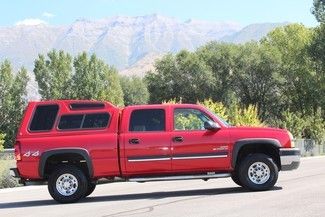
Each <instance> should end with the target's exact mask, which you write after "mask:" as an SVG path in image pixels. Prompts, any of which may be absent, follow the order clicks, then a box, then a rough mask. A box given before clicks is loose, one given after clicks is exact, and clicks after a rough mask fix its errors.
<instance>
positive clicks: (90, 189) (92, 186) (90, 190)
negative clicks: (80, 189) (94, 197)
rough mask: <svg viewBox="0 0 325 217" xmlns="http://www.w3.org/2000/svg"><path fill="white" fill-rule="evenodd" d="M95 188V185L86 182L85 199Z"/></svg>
mask: <svg viewBox="0 0 325 217" xmlns="http://www.w3.org/2000/svg"><path fill="white" fill-rule="evenodd" d="M95 188H96V183H92V182H88V188H87V191H86V194H85V197H87V196H89V195H90V194H91V193H93V192H94V190H95Z"/></svg>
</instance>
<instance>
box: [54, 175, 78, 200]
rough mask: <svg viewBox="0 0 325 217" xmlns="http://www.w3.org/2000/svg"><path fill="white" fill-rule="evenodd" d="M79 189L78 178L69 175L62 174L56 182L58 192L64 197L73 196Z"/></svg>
mask: <svg viewBox="0 0 325 217" xmlns="http://www.w3.org/2000/svg"><path fill="white" fill-rule="evenodd" d="M77 189H78V180H77V178H76V177H75V176H74V175H72V174H69V173H65V174H62V175H61V176H59V178H58V179H57V180H56V190H57V191H58V192H59V193H60V194H61V195H63V196H71V195H73V194H74V193H75V192H76V191H77Z"/></svg>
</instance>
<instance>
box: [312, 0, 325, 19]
mask: <svg viewBox="0 0 325 217" xmlns="http://www.w3.org/2000/svg"><path fill="white" fill-rule="evenodd" d="M311 13H312V14H313V15H314V16H315V18H316V20H317V21H318V22H320V23H325V1H324V0H314V3H313V7H312V8H311Z"/></svg>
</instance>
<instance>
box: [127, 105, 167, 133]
mask: <svg viewBox="0 0 325 217" xmlns="http://www.w3.org/2000/svg"><path fill="white" fill-rule="evenodd" d="M139 110H163V111H164V116H165V127H164V130H155V131H131V130H130V125H131V116H132V113H133V112H134V111H139ZM167 114H168V113H167V109H166V108H163V107H162V108H143V109H133V110H132V111H131V112H130V117H129V121H128V126H127V132H128V133H157V132H168V131H167Z"/></svg>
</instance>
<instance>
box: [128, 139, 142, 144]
mask: <svg viewBox="0 0 325 217" xmlns="http://www.w3.org/2000/svg"><path fill="white" fill-rule="evenodd" d="M129 143H130V144H139V143H140V140H139V139H129Z"/></svg>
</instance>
